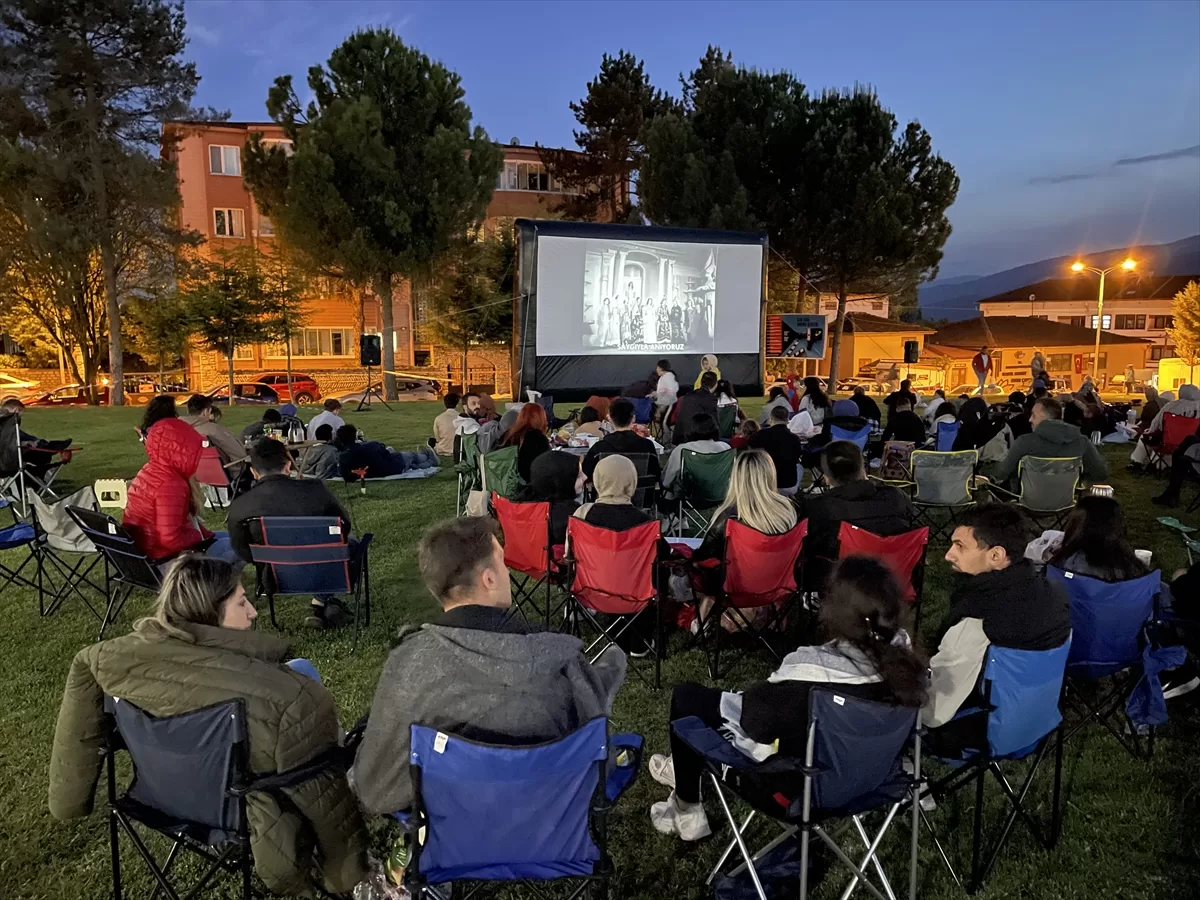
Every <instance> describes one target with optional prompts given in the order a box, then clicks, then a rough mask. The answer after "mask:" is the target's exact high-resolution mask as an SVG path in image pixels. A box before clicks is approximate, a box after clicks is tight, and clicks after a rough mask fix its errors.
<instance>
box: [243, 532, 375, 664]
mask: <svg viewBox="0 0 1200 900" xmlns="http://www.w3.org/2000/svg"><path fill="white" fill-rule="evenodd" d="M245 527H246V528H247V529H248V533H249V538H250V557H251V559H253V560H254V564H255V571H256V575H257V578H256V584H255V588H254V596H255V597H261V596H263V595H264V594H265V595H266V598H267V607H268V609H269V610H270V613H271V625H272V626H274V627H275V628H278V627H279V622H278V621H276V619H275V597H276V596H277V595H282V596H295V595H306V596H309V597H320V596H325V595H330V594H351V595H353V597H354V645H355V646H356V647H357V646H358V635H359V632H360V631H361V629H362V626H363V625H364V624H365V625H367V626H370V624H371V573H370V567H369V565H368V560H367V557H368V551H369V550H370V547H371V540H372V538H373V537H374V536H373V535H371V534H369V533H368V534H364V535H363V536H362V537H361V538H360V539H359V540H358V541H357V542H352V541H351V540H350V529H349V527H347V525H346V523H344V522H343V521H342V520H341V519H339V518H338V517H337V516H263V517H262V518H255V519H249V520H247V522H246V525H245ZM364 620H365V621H364Z"/></svg>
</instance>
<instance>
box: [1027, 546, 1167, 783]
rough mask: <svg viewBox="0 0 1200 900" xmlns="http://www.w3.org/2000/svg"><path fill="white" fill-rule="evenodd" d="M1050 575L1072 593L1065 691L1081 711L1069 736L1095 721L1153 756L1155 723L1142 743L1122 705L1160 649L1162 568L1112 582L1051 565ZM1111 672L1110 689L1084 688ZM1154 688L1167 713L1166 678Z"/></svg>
mask: <svg viewBox="0 0 1200 900" xmlns="http://www.w3.org/2000/svg"><path fill="white" fill-rule="evenodd" d="M1046 575H1047V577H1049V578H1050V579H1051V580H1052V581H1057V582H1058V583H1059V584H1061V585H1062V586H1063V587H1064V588H1065V589H1066V591H1067V594H1068V595H1069V596H1070V598H1071V634H1072V637H1071V653H1070V655H1069V656H1068V657H1067V680H1066V682H1065V683H1064V685H1063V697H1064V699H1065V700H1066V701H1067V702H1068V703H1070V705H1071V706H1072V707H1073V708H1075V709H1077V710H1079V711H1080V712H1081V713H1082V715H1081V717H1080V718H1079V719H1078V720H1077V721H1075V722H1073V723H1072V724H1071V725H1070V726H1069V727H1068V728H1067V731H1066V735H1065V738H1070V737H1072V736H1073V735H1074V734H1075V733H1076V732H1077V731H1079V730H1080V729H1081V728H1083V727H1084V726H1086V725H1087V724H1088V723H1089V722H1092V721H1096V722H1099V723H1100V724H1101V725H1103V726H1104V727H1105V728H1107V729H1108V731H1109V732H1110V733H1111V734H1112V736H1113V737H1115V738H1116V739H1117V741H1118V743H1120V744H1121V746H1122V747H1124V748H1125V749H1126V750H1127V751H1129V754H1130V755H1131V756H1133V757H1134V758H1135V759H1140V758H1145V759H1149V758H1150V757H1151V756H1152V755H1153V754H1154V725H1150V726H1149V731H1148V732H1147V734H1146V740H1145V742H1144V746H1143V741H1142V736H1141V735H1140V734H1139V733H1138V732H1139V729H1138V728H1137V727H1136V725H1137V723H1134V722H1133V721H1132V720H1131V719H1130V717H1129V715H1128V713H1127V712H1124V710H1123V709H1122V707H1123V706H1124V705H1126V704H1127V702H1128V700H1129V697H1130V695H1131V693H1132V691H1133V689H1134V687H1135V686H1136V685H1137V684H1138V682H1139V681H1141V679H1142V677H1143V673H1144V671H1145V668H1146V666H1145V661H1146V655H1147V654H1153V653H1154V652H1155V648H1154V645H1153V642H1152V641H1151V639H1150V634H1151V631H1152V630H1153V624H1154V621H1155V612H1156V609H1155V608H1156V605H1157V603H1156V601H1157V600H1158V596H1159V594H1160V593H1161V591H1162V580H1161V577H1160V573H1159V572H1158V571H1157V570H1155V571H1153V572H1151V573H1150V574H1148V575H1143V576H1142V577H1141V578H1135V579H1132V580H1130V581H1117V582H1107V581H1101V580H1099V579H1098V578H1089V577H1088V576H1086V575H1079V574H1076V573H1075V572H1064V571H1063V570H1062V569H1059V568H1056V567H1054V566H1047V567H1046ZM1110 677H1111V683H1110V684H1109V685H1108V689H1107V690H1100V691H1097V690H1095V689H1093V690H1081V687H1082V685H1084V684H1086V683H1090V682H1097V681H1099V680H1100V679H1104V678H1110ZM1154 689H1156V690H1157V692H1158V701H1159V705H1160V707H1161V709H1162V710H1163V715H1164V718H1165V711H1166V703H1165V701H1163V700H1162V685H1161V683H1158V682H1157V681H1156V683H1155V686H1154ZM1118 712H1123V713H1124V715H1122V717H1121V720H1123V721H1121V720H1116V721H1114V716H1116V715H1117V713H1118ZM1117 721H1121V724H1120V725H1118V724H1117ZM1156 724H1161V723H1156ZM1125 725H1128V733H1126V728H1125V727H1124V726H1125Z"/></svg>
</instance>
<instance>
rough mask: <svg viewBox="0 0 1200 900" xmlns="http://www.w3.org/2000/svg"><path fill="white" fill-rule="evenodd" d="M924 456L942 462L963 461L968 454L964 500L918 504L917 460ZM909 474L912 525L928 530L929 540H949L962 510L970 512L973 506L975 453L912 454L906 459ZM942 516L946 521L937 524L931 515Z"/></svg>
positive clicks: (924, 501) (919, 489) (977, 462)
mask: <svg viewBox="0 0 1200 900" xmlns="http://www.w3.org/2000/svg"><path fill="white" fill-rule="evenodd" d="M926 454H931V455H935V456H936V457H940V458H946V457H949V456H959V457H962V458H963V459H964V461H965V458H966V456H967V455H968V454H969V455H970V456H971V457H972V463H971V474H970V475H968V476H967V478H966V480H965V481H964V482H963V496H964V497H966V500H965V501H964V502H962V503H931V502H929V501H928V500H921V499H920V494H921V480H920V478H919V477H918V473H919V471H920V468H921V460H923V459H924V458H925V455H926ZM909 460H910V463H911V467H912V468H911V471H912V485H913V486H912V504H913V525H926V526H928V527H929V537H930V540H941V539H942V538H946V539H949V537H950V535H951V534H953V532H954V529H955V528H957V527H958V515H957V514H958V513H959V512H960V511H963V510H968V509H972V508H974V507H975V506H976V501H975V498H974V496H972V490H973V489H974V472H975V469H976V468H977V467H978V465H979V451H978V450H958V451H951V452H950V453H947V452H945V451H941V450H913V452H912V455H911V456H910V457H909ZM938 511H941V512H944V513H945V514H946V520H945V521H944V522H939V521H938V520H937V518H936V517H935V515H934V513H935V512H938Z"/></svg>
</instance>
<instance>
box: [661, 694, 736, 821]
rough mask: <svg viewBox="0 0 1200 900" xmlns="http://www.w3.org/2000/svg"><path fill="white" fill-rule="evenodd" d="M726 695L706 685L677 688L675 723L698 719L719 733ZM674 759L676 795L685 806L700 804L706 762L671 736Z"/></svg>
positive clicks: (673, 702) (673, 710)
mask: <svg viewBox="0 0 1200 900" xmlns="http://www.w3.org/2000/svg"><path fill="white" fill-rule="evenodd" d="M722 693H723V691H720V690H717V689H716V688H710V687H705V686H704V685H702V684H690V683H688V684H681V685H677V686H676V688H675V690H674V691H672V692H671V721H672V722H674V721H676V720H678V719H683V718H686V717H687V716H695V717H696V718H698V719H700V720H701V721H702V722H704V724H705V725H708V726H709V727H710V728H717V729H719V728H720V727H721V726H722V725H723V724H724V721H725V720H724V719H722V718H721V694H722ZM671 759H672V760H673V761H674V763H675V795H676V796H677V797H678V798H679V799H680V800H682V801H683V802H684V803H699V802H700V780H701V779H702V778H703V777H704V760H702V759H701V758H700V756H699V755H698V754H696V753H695V752H694V751H693V750H692V749H691V748H690V747H688V745H687V744H685V743H684V742H683V741H681V740H679V739H678V738H677V737H675V734H674V732H672V734H671Z"/></svg>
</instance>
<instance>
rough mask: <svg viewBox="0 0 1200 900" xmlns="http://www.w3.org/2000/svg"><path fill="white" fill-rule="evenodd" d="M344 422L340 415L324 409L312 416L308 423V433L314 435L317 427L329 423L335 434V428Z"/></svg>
mask: <svg viewBox="0 0 1200 900" xmlns="http://www.w3.org/2000/svg"><path fill="white" fill-rule="evenodd" d="M345 424H346V423H345V421H343V420H342V417H341V416H339V415H338V414H337V413H331V412H330V411H329V410H327V409H325V410H322V411H321V412H319V413H317V414H316V415H315V416H313V417H312V421H311V422H309V423H308V433H309V434H311V435H314V436H315V435H316V433H317V429H318V428H320V427H321V426H322V425H330V426H332V427H333V433H334V434H335V435H336V434H337V430H338V429H339V428H341V427H342V426H343V425H345Z"/></svg>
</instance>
